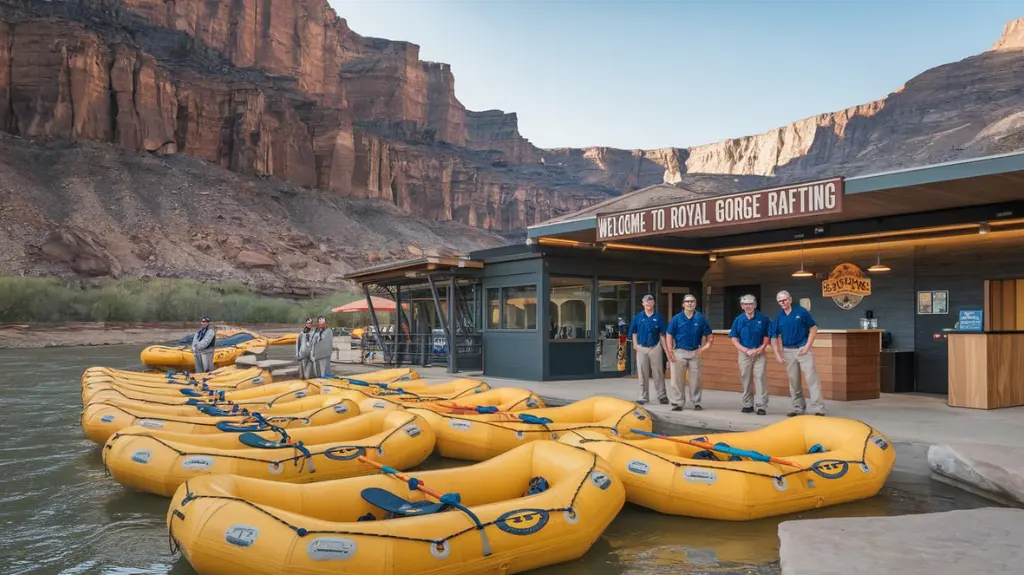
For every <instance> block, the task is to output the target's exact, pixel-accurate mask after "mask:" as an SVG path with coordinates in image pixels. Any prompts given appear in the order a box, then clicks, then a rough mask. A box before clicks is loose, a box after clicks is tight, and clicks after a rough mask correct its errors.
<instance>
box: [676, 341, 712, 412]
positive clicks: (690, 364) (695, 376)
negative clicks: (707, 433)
mask: <svg viewBox="0 0 1024 575" xmlns="http://www.w3.org/2000/svg"><path fill="white" fill-rule="evenodd" d="M672 351H673V352H674V354H675V356H676V361H675V363H673V364H672V385H671V386H669V388H668V401H669V403H671V404H672V405H686V401H687V400H689V402H690V403H692V404H693V405H694V406H697V405H700V398H701V396H702V395H704V392H703V390H702V389H701V387H700V356H698V355H697V350H693V351H687V350H685V349H679V348H676V349H674V350H672ZM687 372H689V378H687V377H686V375H687ZM687 379H689V380H690V381H689V385H687V382H686V380H687Z"/></svg>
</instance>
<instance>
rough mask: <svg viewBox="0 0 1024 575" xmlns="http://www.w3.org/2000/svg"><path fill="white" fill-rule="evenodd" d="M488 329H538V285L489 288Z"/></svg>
mask: <svg viewBox="0 0 1024 575" xmlns="http://www.w3.org/2000/svg"><path fill="white" fill-rule="evenodd" d="M487 329H537V286H536V285H527V286H511V287H504V288H487Z"/></svg>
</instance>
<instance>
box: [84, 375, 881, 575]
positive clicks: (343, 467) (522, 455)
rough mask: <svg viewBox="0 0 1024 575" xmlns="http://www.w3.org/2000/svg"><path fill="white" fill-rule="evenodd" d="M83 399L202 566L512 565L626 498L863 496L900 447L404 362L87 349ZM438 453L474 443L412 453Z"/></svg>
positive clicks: (128, 470) (527, 561)
mask: <svg viewBox="0 0 1024 575" xmlns="http://www.w3.org/2000/svg"><path fill="white" fill-rule="evenodd" d="M82 399H83V402H84V403H85V409H84V411H83V414H82V427H83V429H84V430H85V433H86V435H88V437H89V438H90V439H92V440H93V441H95V442H96V443H99V444H101V445H103V461H104V464H105V465H106V466H107V468H108V470H109V471H110V474H111V475H112V476H113V478H114V479H115V480H116V481H118V482H120V483H121V484H122V485H124V486H126V487H130V488H133V489H137V490H140V491H145V492H149V493H155V494H158V495H163V496H166V497H170V498H171V500H170V509H169V510H168V514H167V527H168V530H169V532H170V535H171V538H172V541H174V543H175V544H176V545H177V546H178V547H179V548H180V550H181V551H182V554H183V555H184V557H186V558H187V560H188V561H189V562H190V563H191V564H192V566H193V567H194V568H195V570H196V571H197V572H198V573H200V574H202V575H220V574H224V575H228V574H236V573H247V574H268V575H269V574H278V573H348V574H397V573H442V572H443V573H445V575H451V574H455V573H520V572H524V571H529V570H531V569H536V568H539V567H543V566H546V565H551V564H555V563H560V562H564V561H569V560H572V559H575V558H578V557H580V556H581V555H583V554H584V553H586V552H587V550H588V549H590V547H591V546H592V545H593V543H594V542H595V541H596V540H597V539H598V538H599V537H600V536H601V534H602V533H603V532H604V530H605V529H606V528H607V527H608V525H609V524H610V523H611V522H612V521H613V520H614V519H615V517H616V516H617V515H618V513H619V511H620V510H621V509H622V507H623V505H624V504H625V503H626V502H627V501H629V502H632V503H635V504H638V505H642V506H644V507H649V508H651V509H654V510H657V511H660V512H662V513H668V514H677V515H689V516H694V517H706V518H710V519H726V520H740V519H752V518H756V517H765V516H770V515H778V514H783V513H790V512H794V511H800V510H805V509H811V508H815V507H822V506H825V505H834V504H837V503H843V502H847V501H853V500H856V499H862V498H866V497H871V496H873V495H875V494H876V493H877V492H878V491H879V489H881V486H882V484H883V483H884V482H885V479H886V477H887V476H888V474H889V471H890V470H891V468H892V465H893V462H894V457H895V456H894V450H893V449H892V448H891V447H890V445H889V442H888V440H887V439H886V438H885V437H884V436H883V435H882V434H880V433H878V432H877V431H875V430H874V429H872V428H871V427H869V426H867V425H865V424H863V423H860V422H857V421H849V420H843V419H836V418H816V417H810V416H807V417H795V418H792V419H789V420H787V421H784V422H782V423H779V424H776V425H771V426H768V427H766V428H764V429H761V430H758V431H754V432H748V433H733V434H722V435H709V436H703V437H697V436H687V437H665V436H660V435H657V434H654V433H652V431H653V426H652V420H651V417H650V414H649V413H648V412H647V411H646V410H645V409H644V408H642V407H640V406H639V405H637V404H635V403H633V402H630V401H625V400H622V399H617V398H613V397H592V398H589V399H586V400H583V401H579V402H576V403H572V404H570V405H566V406H563V407H546V406H545V405H544V402H543V401H542V400H541V399H540V398H539V397H538V396H536V395H535V394H533V393H532V392H530V391H529V390H526V389H518V388H496V389H492V388H491V387H490V386H489V385H488V384H487V383H485V382H483V381H480V380H473V379H456V380H453V381H448V382H445V383H437V384H428V383H427V382H426V381H425V380H421V379H419V374H418V373H416V371H414V370H412V369H391V370H382V371H377V372H373V373H369V374H364V375H362V376H360V378H359V379H358V380H357V379H352V378H330V379H312V380H292V381H284V382H277V383H274V382H271V378H270V375H269V373H267V372H265V371H262V370H260V369H257V368H250V369H241V368H235V367H222V368H219V369H217V370H216V371H215V372H211V373H207V374H202V377H201V378H194V377H191V376H190V375H189V374H187V373H179V372H170V373H167V372H145V373H143V372H130V371H119V370H113V369H107V368H91V369H89V370H86V372H85V374H84V375H83V377H82ZM432 453H437V454H438V455H440V456H442V457H448V458H454V459H463V460H470V461H475V462H478V463H474V464H470V465H466V466H463V467H455V468H447V469H439V470H430V471H416V472H410V471H409V470H410V469H413V468H416V467H417V466H419V465H421V464H422V463H423V462H424V461H425V460H426V459H427V458H428V457H429V456H430V455H431V454H432ZM767 454H770V455H767Z"/></svg>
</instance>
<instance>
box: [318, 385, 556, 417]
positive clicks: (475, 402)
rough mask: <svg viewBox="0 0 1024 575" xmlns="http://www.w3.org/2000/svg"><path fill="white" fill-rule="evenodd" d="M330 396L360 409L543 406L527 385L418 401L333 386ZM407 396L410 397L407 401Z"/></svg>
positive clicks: (476, 409)
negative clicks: (351, 403) (346, 400)
mask: <svg viewBox="0 0 1024 575" xmlns="http://www.w3.org/2000/svg"><path fill="white" fill-rule="evenodd" d="M328 395H329V396H330V397H334V396H342V397H346V398H348V399H351V400H352V401H354V402H356V403H357V404H358V405H359V409H360V410H361V411H363V412H366V411H373V410H377V409H403V408H405V407H407V406H415V407H422V408H424V409H429V410H431V411H437V412H439V413H459V414H462V413H471V414H476V413H494V412H500V411H523V410H526V409H537V408H540V407H544V400H542V399H541V398H540V396H538V395H536V394H534V393H533V392H532V391H530V390H528V389H520V388H516V387H498V388H494V389H489V390H487V391H484V392H482V393H475V394H472V395H465V396H462V397H460V398H459V399H455V400H451V399H439V400H433V401H420V400H418V398H415V397H411V398H408V397H406V396H397V397H391V396H375V395H372V394H370V393H367V392H365V391H362V390H360V389H358V388H357V389H347V390H342V389H338V388H332V389H331V391H330V393H329V394H328ZM406 399H408V400H409V401H406Z"/></svg>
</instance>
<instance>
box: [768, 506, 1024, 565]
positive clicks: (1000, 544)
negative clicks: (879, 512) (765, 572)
mask: <svg viewBox="0 0 1024 575" xmlns="http://www.w3.org/2000/svg"><path fill="white" fill-rule="evenodd" d="M779 542H780V547H779V558H780V563H781V567H782V573H783V575H878V574H879V573H901V574H908V575H909V574H914V573H922V574H923V573H927V574H928V575H983V574H984V575H1003V574H1005V575H1010V574H1017V573H1020V572H1021V563H1022V562H1024V510H1020V509H997V508H982V509H971V510H962V511H960V510H958V511H947V512H944V513H922V514H918V515H900V516H897V517H844V518H837V519H804V520H800V521H786V522H783V523H780V524H779Z"/></svg>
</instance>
